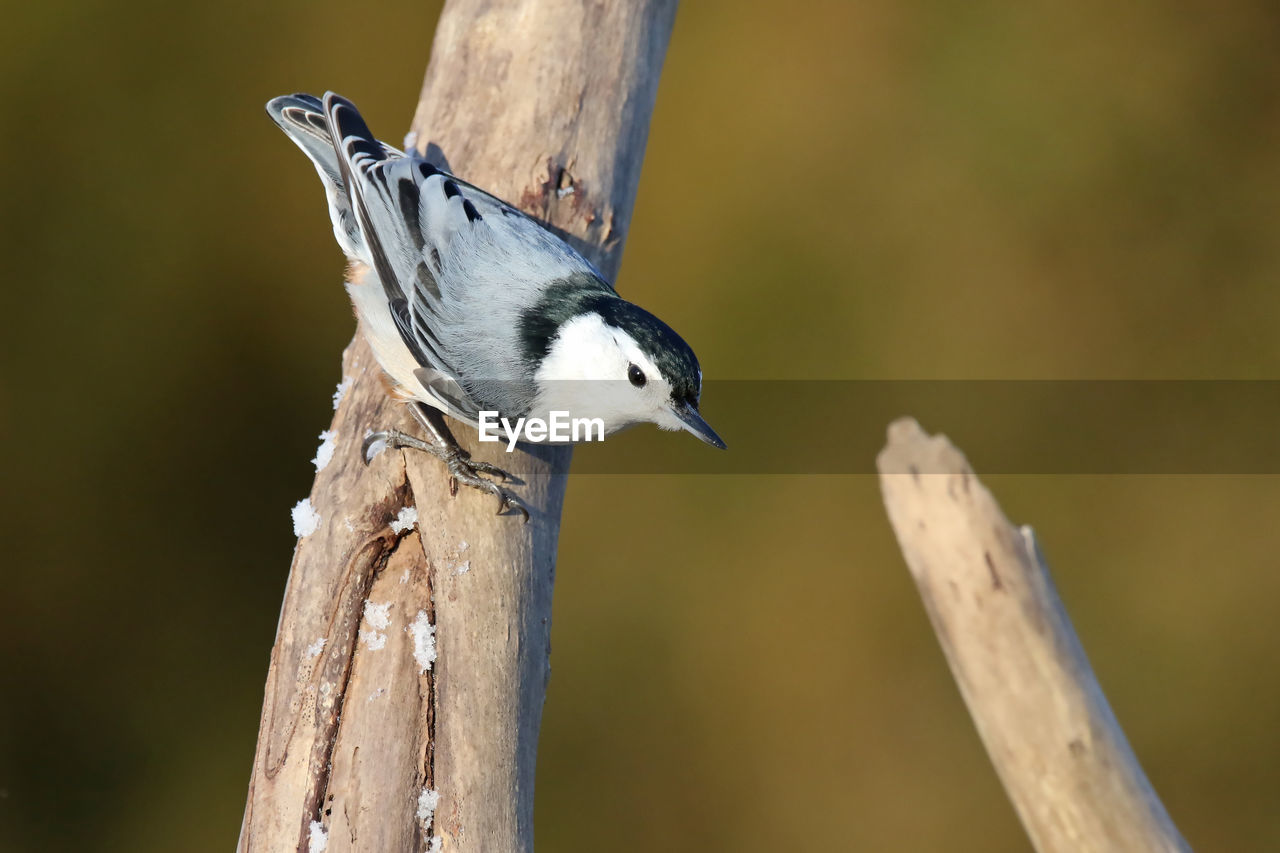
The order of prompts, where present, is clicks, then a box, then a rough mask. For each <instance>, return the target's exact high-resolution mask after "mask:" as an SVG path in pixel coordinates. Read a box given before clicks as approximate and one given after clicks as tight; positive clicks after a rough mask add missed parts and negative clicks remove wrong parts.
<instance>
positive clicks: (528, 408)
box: [267, 92, 725, 520]
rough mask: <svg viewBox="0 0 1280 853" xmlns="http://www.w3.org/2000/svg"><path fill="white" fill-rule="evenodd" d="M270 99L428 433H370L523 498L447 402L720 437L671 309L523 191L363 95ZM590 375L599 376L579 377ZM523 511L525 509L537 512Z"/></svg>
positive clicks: (361, 310)
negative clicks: (449, 421)
mask: <svg viewBox="0 0 1280 853" xmlns="http://www.w3.org/2000/svg"><path fill="white" fill-rule="evenodd" d="M267 112H268V113H269V114H270V116H271V118H272V119H273V120H274V121H275V122H276V124H278V125H280V128H281V129H282V130H284V132H285V133H286V134H288V136H289V138H290V139H292V140H293V141H294V143H296V144H297V146H298V147H299V148H301V149H302V151H303V153H305V154H306V155H307V156H308V157H309V158H310V159H311V161H312V162H313V163H314V164H315V167H316V171H317V172H319V174H320V179H321V181H323V183H324V187H325V193H326V194H327V196H328V199H329V215H330V218H331V219H332V220H333V232H334V236H335V237H336V238H337V240H338V245H340V246H341V247H342V250H343V251H344V252H345V253H346V254H347V257H348V258H350V259H351V262H352V263H351V264H350V267H349V271H348V274H347V292H348V293H349V294H350V296H351V301H352V302H353V303H354V305H355V310H356V316H357V317H358V319H359V325H360V328H361V329H362V330H363V332H364V335H365V337H366V339H367V340H368V341H369V344H370V346H371V348H372V350H373V353H374V355H375V356H376V357H377V360H378V363H379V364H380V365H381V367H382V369H383V370H384V371H385V372H386V374H387V376H388V377H390V379H391V382H392V384H393V386H394V390H393V393H394V394H395V395H396V396H397V397H398V398H400V399H402V400H405V401H406V402H408V403H410V406H411V409H412V410H413V412H414V414H415V416H416V417H417V418H418V420H419V421H420V422H421V423H422V424H423V426H424V427H426V429H427V430H428V431H429V432H430V434H431V437H432V439H433V440H432V441H431V442H427V441H423V440H421V439H417V438H414V437H413V436H408V435H405V434H404V433H401V432H399V431H396V430H388V431H385V432H379V433H374V434H373V435H371V436H370V437H369V439H368V440H366V442H365V458H366V461H368V459H370V458H372V456H373V455H376V453H377V451H378V450H380V449H381V448H382V447H386V446H390V447H415V448H418V449H421V450H425V451H427V452H430V453H432V454H433V455H435V456H438V457H439V458H440V459H442V460H443V461H444V462H445V464H446V465H447V466H448V469H449V472H450V474H452V476H453V477H454V479H455V480H456V481H457V482H459V483H463V484H464V485H468V486H472V487H474V488H477V489H480V490H482V491H487V492H489V493H491V494H493V495H496V496H497V497H498V499H499V501H500V504H499V507H498V511H499V512H502V510H503V509H505V508H507V507H513V508H515V509H518V510H520V511H521V512H524V509H523V507H521V506H520V505H519V504H518V503H517V502H516V501H515V500H514V499H513V498H512V497H511V495H510V494H508V493H507V492H506V490H504V489H503V488H502V487H500V486H498V485H497V484H496V483H495V482H494V481H493V480H491V479H489V478H487V477H485V476H483V475H485V474H488V475H493V476H500V477H503V478H504V479H505V477H506V474H505V472H503V471H502V470H501V469H499V468H497V467H496V466H493V465H489V464H488V463H484V462H478V461H475V460H472V459H470V457H469V456H468V455H467V454H466V452H465V451H463V450H462V449H461V448H459V447H458V445H457V442H456V441H454V439H453V436H452V435H451V433H450V432H449V429H448V427H447V426H446V425H445V423H444V420H443V418H442V417H441V413H445V414H448V415H450V416H451V417H453V418H456V419H458V420H460V421H463V422H465V423H467V424H470V425H472V426H477V425H478V422H479V418H480V413H481V412H498V413H499V414H500V415H501V416H502V417H506V418H509V419H511V420H512V421H514V420H516V419H517V418H528V417H543V416H545V415H546V414H548V413H552V412H567V413H572V415H573V416H574V417H583V416H585V417H589V418H598V419H600V420H602V421H603V425H604V433H605V434H606V435H607V434H611V433H613V432H616V431H617V430H619V429H622V428H624V427H627V426H630V425H632V424H637V423H645V422H649V423H654V424H657V425H658V427H659V428H661V429H684V430H688V431H689V432H691V433H693V434H694V435H696V436H697V437H698V438H700V439H702V440H703V441H705V442H707V443H708V444H710V445H713V446H715V447H719V448H723V447H724V446H725V445H724V442H723V441H721V440H720V437H719V436H717V435H716V433H715V431H714V430H712V429H711V427H710V426H708V424H707V422H706V421H705V420H703V418H702V415H700V414H699V412H698V401H699V396H700V394H701V391H702V371H701V369H700V368H699V366H698V359H697V357H696V356H695V355H694V354H693V350H692V349H690V348H689V345H688V344H686V343H685V342H684V340H683V339H682V338H681V337H680V336H679V335H677V334H676V333H675V332H674V331H672V329H671V327H669V326H668V325H667V324H666V323H663V322H662V321H661V320H659V319H658V318H657V317H655V316H653V315H652V314H650V313H649V312H647V311H645V310H644V309H642V308H640V307H638V306H636V305H634V304H632V303H630V302H628V301H626V300H625V299H622V298H621V297H620V296H618V294H617V293H616V292H615V291H614V289H613V287H612V286H611V285H610V284H609V283H608V282H606V281H605V280H604V279H603V277H602V276H601V275H600V273H599V272H597V271H596V269H595V268H594V267H593V266H592V265H591V264H590V263H589V262H588V261H587V260H586V259H585V258H583V257H582V256H581V255H580V254H578V253H577V252H576V251H574V250H573V248H572V247H570V246H569V245H568V244H567V243H566V242H565V241H564V240H562V239H560V238H559V237H557V236H556V235H554V234H552V233H551V232H550V231H548V230H547V229H546V228H544V227H543V226H542V225H540V224H539V223H538V222H537V221H535V220H534V219H532V218H530V217H529V216H526V215H525V214H524V213H521V212H520V211H519V210H517V209H515V208H514V207H513V206H511V205H509V204H507V203H505V202H503V201H501V200H500V199H497V198H495V197H493V196H491V195H489V194H488V193H486V192H484V191H483V190H480V189H478V188H476V187H474V186H472V185H471V184H468V183H466V182H464V181H461V180H458V179H457V178H455V177H453V176H452V175H449V174H447V173H446V172H443V171H441V170H440V169H438V168H437V167H435V166H433V165H432V164H431V163H430V162H428V161H427V160H426V159H424V158H423V157H421V156H418V155H417V154H415V153H413V152H409V153H407V154H406V153H403V152H401V151H399V150H397V149H395V148H392V147H391V146H389V145H386V144H385V143H382V142H379V141H378V140H377V139H375V138H374V137H373V135H372V134H371V133H370V132H369V128H368V126H367V125H366V124H365V122H364V119H362V118H361V117H360V113H359V112H358V111H357V110H356V108H355V106H354V105H353V104H352V103H351V102H350V101H348V100H346V99H345V98H342V97H340V96H338V95H335V94H333V93H332V92H330V93H328V94H326V95H325V96H324V99H323V100H321V99H319V98H316V97H314V96H312V95H302V94H299V95H284V96H282V97H279V98H274V99H273V100H271V101H270V102H269V103H268V104H267ZM583 380H588V381H583ZM525 516H526V520H527V517H528V515H527V513H525Z"/></svg>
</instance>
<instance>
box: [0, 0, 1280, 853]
mask: <svg viewBox="0 0 1280 853" xmlns="http://www.w3.org/2000/svg"><path fill="white" fill-rule="evenodd" d="M437 13H438V4H433V3H408V2H393V3H386V4H380V5H379V6H378V8H377V10H376V11H374V10H373V9H372V8H370V7H356V6H352V5H350V4H341V3H336V2H332V0H308V2H300V0H289V2H280V3H275V4H256V3H245V2H241V3H223V4H173V3H160V2H154V0H129V2H125V3H123V4H108V3H97V2H87V0H86V2H57V0H54V2H50V3H45V4H10V5H9V6H8V7H6V10H5V14H4V27H3V32H0V48H2V49H0V95H2V96H3V98H2V99H0V108H2V109H3V118H2V119H0V155H2V156H3V162H4V163H5V187H4V190H3V193H2V194H0V197H2V201H0V240H2V241H3V246H4V249H5V269H6V275H5V281H6V284H7V294H8V299H7V300H6V301H5V308H4V310H3V311H0V347H2V349H0V352H3V359H2V361H0V370H2V371H3V374H2V376H0V439H3V445H4V448H5V454H4V458H5V466H4V477H3V483H4V486H3V489H2V491H0V500H2V501H3V505H2V506H0V533H2V536H3V540H2V541H0V554H3V556H2V557H0V564H2V565H3V576H2V577H3V592H0V644H2V645H3V648H4V650H5V651H4V653H3V656H2V658H0V661H2V662H0V667H2V669H0V685H2V686H0V690H3V701H2V702H0V849H4V850H23V851H25V850H33V851H34V850H41V851H43V850H113V851H114V850H127V851H150V850H157V851H159V850H175V849H181V850H185V851H203V850H209V851H223V850H228V849H230V848H231V847H232V846H233V844H234V843H235V839H236V837H237V833H238V829H239V823H240V816H241V811H242V808H243V804H244V797H245V790H246V784H247V780H248V776H249V768H250V763H251V760H252V755H253V747H254V740H255V735H256V730H257V724H258V715H259V710H260V704H261V698H262V686H263V681H264V678H265V674H266V666H267V659H268V654H269V650H270V646H271V642H272V638H273V635H274V631H275V626H276V618H277V615H278V612H279V604H280V598H281V594H282V591H283V588H284V582H285V575H286V572H287V569H288V565H289V557H290V553H291V549H292V547H293V535H292V532H291V529H290V520H289V511H290V508H291V507H292V505H293V504H294V502H296V501H297V500H298V499H299V498H300V497H302V496H303V495H305V494H306V492H307V490H308V489H309V486H310V482H311V477H312V473H313V470H312V466H311V464H310V463H309V462H308V460H309V459H310V458H311V456H312V455H313V453H314V451H315V447H316V443H317V442H316V434H317V433H318V432H319V431H320V430H321V429H324V428H325V427H326V426H327V424H328V422H329V418H330V416H331V409H330V396H331V394H332V392H333V387H334V384H335V383H336V382H337V380H338V379H339V354H340V352H341V349H342V347H343V346H344V345H345V344H346V342H347V341H348V340H349V338H350V336H351V334H352V330H353V324H352V321H351V316H350V311H349V309H348V307H347V304H346V299H345V296H344V295H343V293H342V290H341V288H340V286H339V277H340V274H341V269H342V260H341V257H340V254H339V251H338V249H337V247H336V246H335V245H334V243H333V239H332V235H331V233H330V227H329V224H328V219H327V217H326V213H325V209H324V205H323V198H322V193H321V191H320V187H319V185H318V183H317V181H316V177H315V175H314V173H313V171H312V170H311V168H310V166H309V165H308V164H307V163H306V162H305V161H304V159H303V158H302V156H301V155H300V154H299V152H298V151H297V150H296V149H294V148H293V146H291V145H290V144H289V143H288V141H287V140H286V139H285V138H284V137H283V136H281V134H280V133H279V132H278V131H277V130H276V129H275V128H274V127H273V126H272V125H271V124H270V122H269V121H268V120H267V119H266V116H265V115H264V113H263V109H262V105H263V104H264V102H265V101H266V100H267V99H268V98H269V97H271V96H273V95H277V94H281V93H285V92H292V91H295V90H307V91H323V90H324V89H326V88H333V89H336V90H339V91H341V92H343V93H344V94H346V95H348V96H349V97H351V98H353V99H354V100H355V101H356V102H357V103H359V104H360V106H361V108H362V109H363V110H364V112H365V114H366V116H367V117H368V119H369V121H370V124H371V126H372V127H374V128H375V129H376V130H378V131H379V133H380V134H381V135H383V136H384V138H387V139H388V140H389V141H392V142H396V141H397V140H398V139H399V138H400V135H401V134H402V133H403V131H404V129H405V128H406V127H407V125H408V122H409V120H410V118H411V115H412V110H413V106H414V103H415V99H416V96H417V92H418V89H419V84H420V81H421V77H422V73H423V70H424V68H425V66H426V60H427V52H428V47H429V45H430V41H431V34H432V28H433V26H434V21H435V19H436V16H437ZM1277 43H1280V11H1277V7H1276V6H1275V4H1273V3H1266V2H1262V0H1225V2H1218V3H1214V4H1208V3H1199V4H1196V3H1176V2H1175V3H1169V2H1164V3H1154V2H1150V0H1140V2H1138V3H1133V4H1120V5H1117V4H1113V3H1102V2H1098V0H1084V2H1083V3H1075V4H1057V5H1052V4H1040V3H1033V4H1012V3H991V2H972V3H964V4H961V3H937V2H906V3H903V2H887V0H871V2H865V3H844V2H835V0H832V1H831V2H807V3H776V2H774V3H758V2H741V0H739V2H724V0H721V2H711V0H696V2H686V3H685V4H684V7H683V8H682V9H681V10H680V12H679V15H678V17H677V22H676V31H675V36H674V40H673V42H672V45H671V49H670V53H669V55H668V61H667V67H666V71H665V74H664V78H663V81H662V85H661V89H660V92H659V96H658V104H657V112H656V114H655V116H654V122H653V127H652V133H651V136H650V142H649V149H648V159H647V161H646V164H645V168H644V177H643V183H642V185H641V188H640V195H639V201H638V206H637V211H636V216H635V220H634V227H633V230H632V232H631V235H630V239H629V241H628V245H627V251H626V257H625V261H624V264H623V271H622V274H621V278H620V280H619V288H620V290H622V291H623V293H624V294H626V295H628V296H630V297H632V298H634V299H636V300H637V301H639V302H641V303H642V304H644V305H645V306H646V307H648V308H650V309H652V310H654V311H655V312H656V313H657V314H659V315H661V316H662V317H664V318H666V319H668V320H669V321H670V322H671V323H672V324H673V325H675V326H676V327H677V328H679V329H680V330H681V332H682V333H683V334H684V335H685V337H687V338H688V339H689V340H690V341H692V342H693V343H694V345H695V346H696V348H697V350H698V353H699V356H700V357H701V359H702V362H703V365H704V368H705V369H706V372H707V375H708V376H709V377H716V378H731V379H755V378H759V379H765V378H767V379H787V378H824V379H856V378H880V379H883V378H1018V379H1042V378H1125V379H1132V378H1215V377H1224V378H1225V377H1231V378H1280V336H1277V334H1276V329H1277V325H1278V324H1280V287H1277V284H1280V239H1278V238H1280V233H1278V232H1280V51H1277V49H1276V45H1277ZM549 49H551V48H550V47H549ZM709 405H710V403H709ZM762 409H763V410H764V411H767V401H762ZM772 414H773V416H775V417H776V418H777V419H778V422H779V427H780V429H784V430H785V431H786V434H787V435H788V436H792V437H794V438H793V440H803V438H802V436H803V429H804V428H805V425H804V424H803V422H802V421H801V420H800V417H799V415H800V413H795V412H777V413H772ZM1013 414H1015V415H1016V413H1013ZM1025 416H1026V418H1027V424H1028V426H1027V429H1026V430H1025V434H1026V435H1027V436H1028V440H1031V437H1032V436H1034V437H1035V438H1036V439H1038V440H1045V439H1046V438H1050V439H1051V436H1046V435H1045V430H1046V428H1049V429H1051V426H1050V427H1046V425H1045V424H1044V423H1043V422H1042V419H1039V418H1037V413H1036V412H1034V411H1028V412H1026V413H1025ZM925 426H926V428H928V429H931V430H941V431H946V430H947V428H948V424H946V423H925ZM1002 428H1003V429H1008V425H1004V426H1003V427H1002ZM1012 432H1013V433H1014V434H1017V431H1016V430H1013V431H1012ZM726 437H727V438H728V439H729V441H730V444H731V445H732V441H733V437H732V435H727V436H726ZM619 440H620V441H626V440H627V439H626V437H623V438H621V439H619ZM671 440H672V441H677V440H680V439H678V438H675V437H671ZM972 461H973V463H974V465H975V466H976V467H977V469H978V470H979V471H980V472H981V471H982V464H983V460H982V459H981V458H974V459H973V460H972ZM987 482H988V484H989V485H991V486H992V487H993V489H994V490H995V492H996V494H997V495H998V497H999V498H1000V499H1001V501H1002V503H1003V505H1004V507H1005V509H1006V511H1007V512H1008V513H1009V514H1010V516H1011V517H1012V518H1013V519H1014V520H1015V521H1017V522H1027V523H1031V524H1033V525H1034V526H1035V527H1036V528H1037V530H1038V532H1039V534H1040V537H1041V540H1042V544H1043V546H1044V548H1045V551H1046V552H1047V554H1048V556H1049V558H1050V559H1051V561H1052V562H1053V565H1054V568H1055V572H1056V579H1057V582H1058V585H1059V588H1060V590H1061V592H1062V594H1063V597H1064V599H1065V600H1066V603H1067V605H1068V608H1069V609H1070V611H1071V613H1072V615H1073V617H1074V618H1075V621H1076V625H1077V628H1078V630H1079V632H1080V634H1081V637H1082V639H1083V641H1084V644H1085V647H1086V649H1087V650H1088V651H1089V653H1090V656H1091V658H1092V661H1093V663H1094V665H1095V668H1096V669H1097V671H1098V675H1099V677H1100V679H1101V681H1102V683H1103V686H1104V688H1105V689H1106V690H1107V692H1108V695H1109V697H1110V699H1111V701H1112V703H1113V705H1114V707H1115V710H1116V712H1117V714H1118V716H1119V718H1120V720H1121V722H1122V724H1123V725H1124V726H1125V728H1126V730H1127V732H1128V734H1129V737H1130V739H1131V741H1132V743H1133V745H1134V747H1135V749H1136V750H1137V752H1138V754H1139V756H1140V757H1141V759H1142V760H1143V762H1144V764H1145V766H1146V768H1147V770H1148V772H1149V774H1150V775H1151V777H1152V781H1153V782H1154V784H1155V786H1156V788H1157V789H1158V791H1159V792H1160V794H1161V795H1162V797H1163V799H1164V801H1165V804H1166V805H1167V807H1168V808H1169V811H1170V812H1171V813H1172V815H1173V817H1174V820H1175V821H1176V822H1177V823H1178V824H1179V826H1180V827H1181V829H1182V830H1183V832H1184V833H1185V834H1186V836H1187V838H1188V839H1189V841H1190V842H1191V843H1192V845H1193V846H1195V847H1197V848H1199V849H1204V850H1232V851H1237V850H1275V849H1280V810H1277V808H1276V803H1277V802H1278V801H1280V725H1277V722H1278V721H1280V678H1278V677H1277V675H1276V672H1277V664H1276V661H1277V656H1278V654H1280V627H1278V626H1277V620H1276V614H1277V606H1278V603H1280V571H1277V568H1278V566H1277V556H1276V555H1277V553H1278V552H1280V549H1278V548H1277V545H1280V533H1278V532H1277V530H1276V525H1275V515H1276V510H1277V509H1278V508H1280V481H1278V480H1277V478H1274V477H1209V476H1201V477H1191V476H1186V477H1179V476H1163V477H1118V476H1110V477H1107V476H1097V477H1066V476H1001V477H994V478H991V477H989V478H987ZM673 555H675V556H673ZM559 566H560V567H559V571H558V587H557V590H556V595H557V600H556V613H555V632H554V646H555V652H554V656H553V668H554V677H553V679H552V682H551V688H550V693H549V696H548V700H547V707H546V716H545V723H544V729H543V738H542V747H541V755H540V762H539V776H538V801H537V834H538V844H539V847H540V848H541V849H543V850H549V851H588V850H590V851H595V850H614V851H640V850H653V849H662V850H672V851H718V850H733V851H766V850H770V851H772V850H806V851H808V850H813V851H828V850H833V851H835V850H839V851H843V850H876V851H879V850H888V851H934V850H947V851H1020V850H1026V849H1027V847H1028V845H1027V842H1026V841H1025V839H1024V836H1023V835H1022V832H1021V830H1020V828H1019V826H1018V824H1017V821H1016V818H1015V817H1014V815H1013V812H1012V810H1011V808H1010V807H1009V805H1008V804H1007V802H1006V801H1005V799H1004V796H1003V794H1002V792H1001V790H1000V788H999V785H998V783H997V781H996V779H995V776H994V773H993V772H992V770H991V768H990V766H989V764H988V762H987V760H986V758H985V755H984V753H983V751H982V749H981V746H980V744H979V742H978V739H977V737H976V735H975V733H974V731H973V728H972V725H971V723H970V722H969V719H968V717H967V715H966V713H965V711H964V708H963V706H962V704H961V701H960V699H959V696H958V693H957V690H956V688H955V686H954V685H953V683H952V681H951V679H950V676H949V674H948V672H947V670H946V667H945V664H944V662H943V659H942V656H941V653H940V651H939V649H938V647H937V644H936V642H935V640H934V638H933V635H932V633H931V631H930V629H929V627H928V625H927V622H926V619H925V616H924V613H923V610H922V608H921V606H920V603H919V601H918V599H917V596H916V594H915V591H914V588H913V587H912V585H911V582H910V580H909V578H908V575H907V572H906V570H905V568H904V566H903V564H902V560H901V557H900V555H899V554H898V552H897V549H896V546H895V543H894V541H893V538H892V535H891V533H890V531H889V529H888V525H887V522H886V521H885V518H884V515H883V512H882V509H881V507H880V503H879V495H878V490H877V485H876V482H875V480H874V479H873V478H872V477H869V476H848V477H783V476H775V477H765V476H754V477H753V476H739V477H731V476H719V477H716V476H703V477H694V476H683V477H677V476H670V477H642V476H629V477H623V476H590V477H579V478H576V480H575V481H574V482H573V483H572V484H571V487H570V492H569V499H568V505H567V507H566V512H565V519H564V527H563V535H562V547H561V555H560V564H559ZM179 839H180V841H179Z"/></svg>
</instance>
